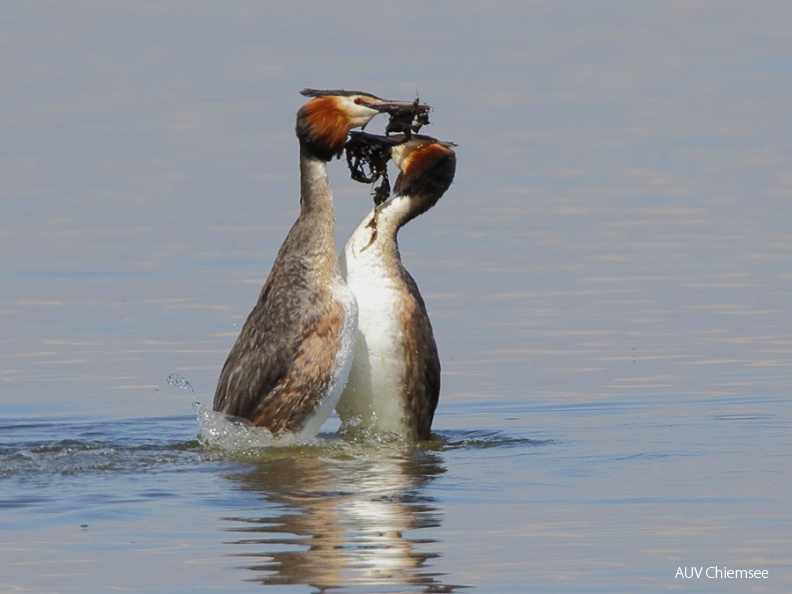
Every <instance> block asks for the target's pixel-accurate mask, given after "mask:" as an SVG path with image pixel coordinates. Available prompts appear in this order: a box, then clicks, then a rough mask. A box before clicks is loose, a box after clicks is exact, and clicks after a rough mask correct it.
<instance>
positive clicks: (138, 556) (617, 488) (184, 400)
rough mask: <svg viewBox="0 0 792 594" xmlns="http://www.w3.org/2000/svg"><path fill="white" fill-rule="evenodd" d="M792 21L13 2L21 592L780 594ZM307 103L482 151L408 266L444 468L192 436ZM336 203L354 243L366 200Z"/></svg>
mask: <svg viewBox="0 0 792 594" xmlns="http://www.w3.org/2000/svg"><path fill="white" fill-rule="evenodd" d="M790 19H792V6H789V5H788V4H787V3H784V2H766V1H759V2H751V3H731V2H727V3H714V2H705V1H695V0H694V1H690V2H642V3H633V4H630V5H627V4H625V3H620V2H598V3H557V2H525V3H523V2H513V1H512V2H497V1H496V2H487V3H481V2H461V1H458V2H434V3H425V4H424V3H417V2H412V1H407V2H400V3H397V4H393V3H388V4H386V3H345V4H341V5H338V4H337V3H321V4H320V3H311V2H281V3H269V2H268V3H264V2H238V3H229V4H225V3H214V2H208V1H191V2H176V1H174V2H113V3H105V4H97V3H87V2H70V3H68V4H61V3H52V2H38V1H33V2H28V1H25V2H21V1H20V2H17V1H11V2H5V3H3V5H2V7H0V42H1V43H2V52H0V68H1V69H2V70H1V71H2V73H3V76H2V82H1V83H0V130H2V134H0V176H1V178H2V188H1V189H0V221H2V225H1V226H0V329H2V339H0V518H1V519H2V521H0V567H2V570H1V571H0V591H2V592H36V593H77V592H80V593H84V592H97V593H98V592H109V591H127V592H147V593H159V592H162V593H165V592H168V593H172V592H185V593H186V592H191V593H193V592H259V591H261V592H273V593H276V592H288V593H302V592H306V593H307V592H334V593H343V594H350V593H372V592H376V593H380V592H381V593H394V592H481V593H482V594H484V593H487V594H489V593H511V592H563V593H577V592H603V593H605V592H608V593H615V592H642V593H643V592H660V591H686V592H788V591H790V590H792V506H790V492H792V479H791V478H790V463H789V459H790V456H791V455H792V305H791V304H790V295H792V269H790V260H791V258H792V201H790V195H791V194H792V167H790V163H792V134H790V122H792V102H790V97H792V36H790V34H789V23H790ZM302 87H317V88H337V87H345V88H360V89H363V90H366V91H369V92H372V93H375V94H378V95H381V96H384V97H388V98H394V99H402V98H405V99H412V98H413V97H415V94H416V92H418V93H419V94H420V96H421V98H422V99H423V100H425V101H427V102H428V103H430V104H431V105H433V106H434V108H435V110H434V112H433V113H432V122H433V123H432V125H431V126H430V127H428V128H426V129H425V131H426V132H427V133H430V134H433V135H435V136H437V137H439V138H441V139H444V140H452V141H455V142H457V143H458V144H459V146H458V149H457V154H458V161H459V163H458V170H457V177H456V181H455V183H454V185H453V186H452V187H451V189H450V190H449V191H448V193H447V194H446V196H445V197H444V198H443V200H441V202H440V203H439V204H438V206H437V207H435V208H434V209H433V210H432V211H430V212H429V213H427V214H426V215H424V216H423V217H421V218H419V219H417V220H416V221H414V222H412V223H411V224H410V225H409V226H408V227H407V228H405V229H404V231H403V233H402V235H401V246H402V254H403V258H404V261H405V263H406V265H407V267H408V268H409V269H410V271H411V272H412V274H413V276H414V277H415V278H416V280H417V281H418V284H419V285H420V287H421V290H422V292H423V294H424V297H425V299H426V301H427V305H428V308H429V311H430V315H431V317H432V321H433V324H434V327H435V333H436V337H437V341H438V344H439V348H440V352H441V359H442V363H443V390H442V395H441V402H440V406H439V409H438V412H437V416H436V420H435V430H436V433H437V437H438V439H437V440H436V443H435V444H434V446H433V447H426V448H410V447H406V446H395V445H388V444H378V443H369V444H355V443H349V442H345V441H343V440H340V439H338V438H336V437H335V435H334V432H335V429H336V428H337V426H338V421H337V419H335V418H331V419H330V420H329V421H328V423H327V425H326V427H325V428H323V431H322V433H321V435H320V439H319V440H318V441H317V442H316V443H313V444H308V445H302V446H291V447H279V448H274V447H269V448H268V447H262V446H261V444H260V443H259V442H258V441H257V440H256V439H255V437H251V436H249V435H247V434H245V433H244V432H242V431H240V430H238V429H236V430H235V429H234V428H232V427H227V426H225V425H223V424H222V423H221V422H220V421H218V420H217V419H214V418H212V417H211V415H208V414H207V413H206V411H205V407H206V406H209V405H211V399H212V393H213V391H214V383H215V381H216V378H217V374H218V373H219V370H220V367H221V365H222V363H223V361H224V359H225V356H226V354H227V352H228V349H229V348H230V346H231V344H232V343H233V341H234V339H235V337H236V333H237V332H238V330H239V328H240V325H241V323H242V322H243V321H244V318H245V316H246V315H247V313H248V311H249V310H250V308H251V307H252V305H253V303H254V301H255V299H256V296H257V293H258V291H259V288H260V286H261V284H262V283H263V280H264V278H265V277H266V274H267V272H268V270H269V267H270V266H271V263H272V259H273V257H274V255H275V253H276V251H277V249H278V247H279V246H280V243H281V241H282V240H283V238H284V236H285V234H286V231H287V230H288V228H289V226H290V225H291V223H292V222H293V220H294V218H295V217H296V214H297V210H298V200H297V192H298V182H297V146H296V142H295V139H294V134H293V127H294V114H295V112H296V111H297V109H298V108H299V106H300V105H301V103H302V98H301V97H300V96H299V95H298V91H299V89H300V88H302ZM383 124H384V121H382V120H374V121H373V122H372V124H371V125H370V127H369V130H370V131H376V130H379V129H381V127H382V125H383ZM330 174H331V181H332V184H333V187H334V191H335V196H336V204H337V223H338V227H337V232H338V238H339V239H338V243H339V246H340V245H341V244H342V243H343V242H344V241H345V239H346V237H347V236H348V234H349V233H350V232H351V231H352V230H353V229H354V227H355V226H356V224H357V222H358V221H359V220H360V219H361V218H362V217H363V215H364V214H365V213H366V211H367V210H368V209H369V208H370V205H371V201H370V198H369V196H368V192H367V188H365V187H364V186H361V185H359V184H355V183H354V182H352V181H350V180H349V179H348V173H347V171H346V169H345V166H344V164H343V163H342V162H335V163H332V164H331V170H330ZM172 374H177V375H173V376H172ZM169 376H171V382H170V383H169V382H168V377H169ZM179 377H183V378H185V379H184V381H183V382H181V383H182V387H179V385H178V384H179V383H180V382H179V381H178V379H179ZM185 382H189V384H190V385H191V386H192V388H193V389H194V394H193V393H191V392H190V390H188V389H187V388H186V386H187V384H186V383H185ZM174 384H177V385H174ZM195 402H197V404H194V403H195ZM199 437H200V439H199ZM749 569H750V570H759V571H762V570H766V572H767V573H766V574H764V576H765V577H758V578H751V579H747V578H740V577H728V575H729V574H728V570H749ZM694 570H699V572H700V575H699V577H695V572H694ZM718 572H719V573H718ZM680 574H681V575H680ZM685 574H687V575H688V576H694V577H684V576H685ZM761 575H762V574H760V576H761Z"/></svg>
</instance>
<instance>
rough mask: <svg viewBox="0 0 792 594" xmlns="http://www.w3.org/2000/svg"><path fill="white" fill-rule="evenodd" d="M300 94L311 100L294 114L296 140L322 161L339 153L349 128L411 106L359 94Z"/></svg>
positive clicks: (340, 91) (315, 92) (302, 92)
mask: <svg viewBox="0 0 792 594" xmlns="http://www.w3.org/2000/svg"><path fill="white" fill-rule="evenodd" d="M300 93H301V94H302V95H304V96H306V97H312V99H311V100H310V101H309V102H308V103H306V104H305V105H303V106H302V108H300V111H299V112H298V113H297V129H296V131H297V137H298V138H299V139H300V142H301V144H302V145H303V146H304V147H305V148H307V149H308V150H309V151H310V152H311V153H313V154H314V155H316V156H317V157H319V158H320V159H324V160H325V161H329V160H330V159H332V158H333V157H337V156H339V155H340V154H341V152H342V151H343V150H344V144H345V143H346V138H347V134H349V131H350V130H352V129H353V128H362V127H363V126H365V125H366V124H368V123H369V121H370V120H371V119H372V118H373V117H374V116H375V115H377V114H378V113H381V112H386V111H389V110H393V109H394V108H399V107H401V106H407V105H411V103H409V102H403V101H386V100H384V99H381V98H380V97H377V96H376V95H372V94H371V93H364V92H362V91H345V90H317V89H303V90H302V91H300Z"/></svg>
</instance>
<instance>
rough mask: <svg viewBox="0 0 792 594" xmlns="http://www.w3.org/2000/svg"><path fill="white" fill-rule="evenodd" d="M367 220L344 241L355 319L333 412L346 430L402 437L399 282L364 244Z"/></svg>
mask: <svg viewBox="0 0 792 594" xmlns="http://www.w3.org/2000/svg"><path fill="white" fill-rule="evenodd" d="M369 218H370V217H367V218H366V219H364V220H363V222H362V223H361V224H360V226H358V228H357V229H356V230H355V232H354V233H353V234H352V236H351V237H350V238H349V241H348V242H347V245H346V247H345V249H344V254H343V255H342V257H341V268H342V274H343V275H344V276H345V278H346V282H347V285H348V286H349V288H350V289H351V290H352V291H353V292H354V294H355V297H356V298H357V303H358V311H359V316H358V333H357V340H356V346H355V357H354V360H353V362H352V369H351V370H350V373H349V380H348V382H347V386H346V389H345V390H344V393H343V394H342V396H341V400H340V401H339V403H338V406H337V410H338V414H339V416H340V417H341V420H342V421H343V422H344V425H345V428H348V429H352V428H355V429H356V430H358V429H360V430H365V431H369V432H373V433H393V434H397V435H404V434H406V432H407V425H406V421H405V415H404V403H403V385H404V379H403V378H404V375H405V369H404V355H403V353H401V350H402V348H403V347H402V344H403V343H402V326H401V323H400V321H399V319H398V317H399V311H400V309H401V308H400V297H401V292H400V290H399V289H400V287H401V279H400V278H398V277H397V276H395V275H394V271H391V270H388V269H387V268H386V267H385V266H384V264H383V260H382V257H381V254H380V253H379V245H378V244H377V243H376V242H375V243H373V244H371V245H369V242H370V240H371V228H369V227H367V223H368V221H369ZM366 246H368V247H366ZM364 247H365V249H363V248H364Z"/></svg>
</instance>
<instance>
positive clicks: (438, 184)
mask: <svg viewBox="0 0 792 594" xmlns="http://www.w3.org/2000/svg"><path fill="white" fill-rule="evenodd" d="M454 146H456V145H455V144H454V143H453V142H443V141H441V140H437V139H436V138H432V137H430V136H422V135H418V134H412V135H411V136H410V138H409V139H406V140H405V141H404V142H402V143H400V144H397V145H395V146H393V147H392V148H391V157H392V158H393V162H394V163H395V164H396V166H397V167H398V168H399V170H400V171H401V172H400V173H399V177H398V178H396V183H395V185H394V188H393V189H394V192H395V194H396V195H397V196H413V197H422V198H425V199H427V201H426V207H425V208H424V209H422V210H421V212H425V211H426V210H429V209H430V208H431V207H432V206H434V205H435V204H436V203H437V201H438V200H440V197H441V196H442V195H443V194H444V193H445V191H446V190H447V189H448V187H449V186H450V185H451V182H452V181H454V174H455V173H456V153H455V152H454V150H453V149H452V147H454Z"/></svg>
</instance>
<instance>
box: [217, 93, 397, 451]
mask: <svg viewBox="0 0 792 594" xmlns="http://www.w3.org/2000/svg"><path fill="white" fill-rule="evenodd" d="M302 94H303V95H306V96H309V97H312V99H311V100H310V101H309V102H308V103H306V104H305V105H303V107H302V108H301V109H300V110H299V112H298V113H297V125H296V133H297V138H298V140H299V144H300V215H299V217H298V218H297V221H296V222H295V223H294V225H293V226H292V228H291V230H290V231H289V233H288V235H287V236H286V239H285V241H284V242H283V245H282V246H281V248H280V251H279V252H278V255H277V256H276V258H275V262H274V263H273V265H272V270H271V271H270V274H269V277H268V278H267V281H266V282H265V284H264V287H263V288H262V290H261V293H260V295H259V298H258V302H257V303H256V305H255V306H254V307H253V310H252V311H251V312H250V315H249V316H248V318H247V320H246V321H245V324H244V326H243V327H242V330H241V332H240V333H239V336H238V338H237V340H236V343H235V344H234V346H233V347H232V348H231V352H230V353H229V354H228V358H227V359H226V362H225V364H224V365H223V369H222V371H221V372H220V378H219V380H218V382H217V389H216V390H215V396H214V410H216V411H218V412H221V413H224V414H228V415H233V416H235V417H241V418H244V419H247V420H249V421H250V422H251V423H253V424H254V425H257V426H262V427H266V428H267V429H268V430H270V431H271V432H272V433H273V434H276V435H277V434H281V433H285V432H289V433H294V434H297V435H298V436H300V437H302V438H310V437H313V436H314V435H316V433H317V432H318V431H319V428H320V426H321V425H322V423H323V422H324V421H325V419H326V418H327V417H328V415H329V414H330V412H331V411H332V410H333V407H334V406H335V405H336V403H337V401H338V398H339V397H340V396H341V392H342V390H343V388H344V385H345V384H346V381H347V376H348V375H349V369H350V366H351V364H352V356H353V352H354V344H355V335H356V328H357V316H358V309H357V305H356V303H355V297H354V294H353V293H352V292H351V291H350V290H349V289H348V288H347V286H346V284H345V283H344V280H343V279H342V278H341V275H340V271H339V266H338V258H337V256H336V246H335V214H334V209H333V195H332V192H331V190H330V183H329V180H328V177H327V162H328V161H329V160H331V159H332V158H333V157H335V156H339V155H340V154H341V152H342V151H343V148H344V143H345V142H346V138H347V135H348V134H349V132H350V130H351V129H352V128H357V127H362V126H365V125H366V124H367V123H368V122H369V121H370V120H371V119H372V118H373V117H374V116H375V115H377V114H378V113H380V112H381V111H383V110H386V109H389V108H392V106H394V105H399V103H398V102H388V101H384V100H382V99H380V98H379V97H376V96H374V95H371V94H369V93H362V92H357V91H343V90H335V91H317V90H311V89H305V90H303V91H302Z"/></svg>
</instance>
